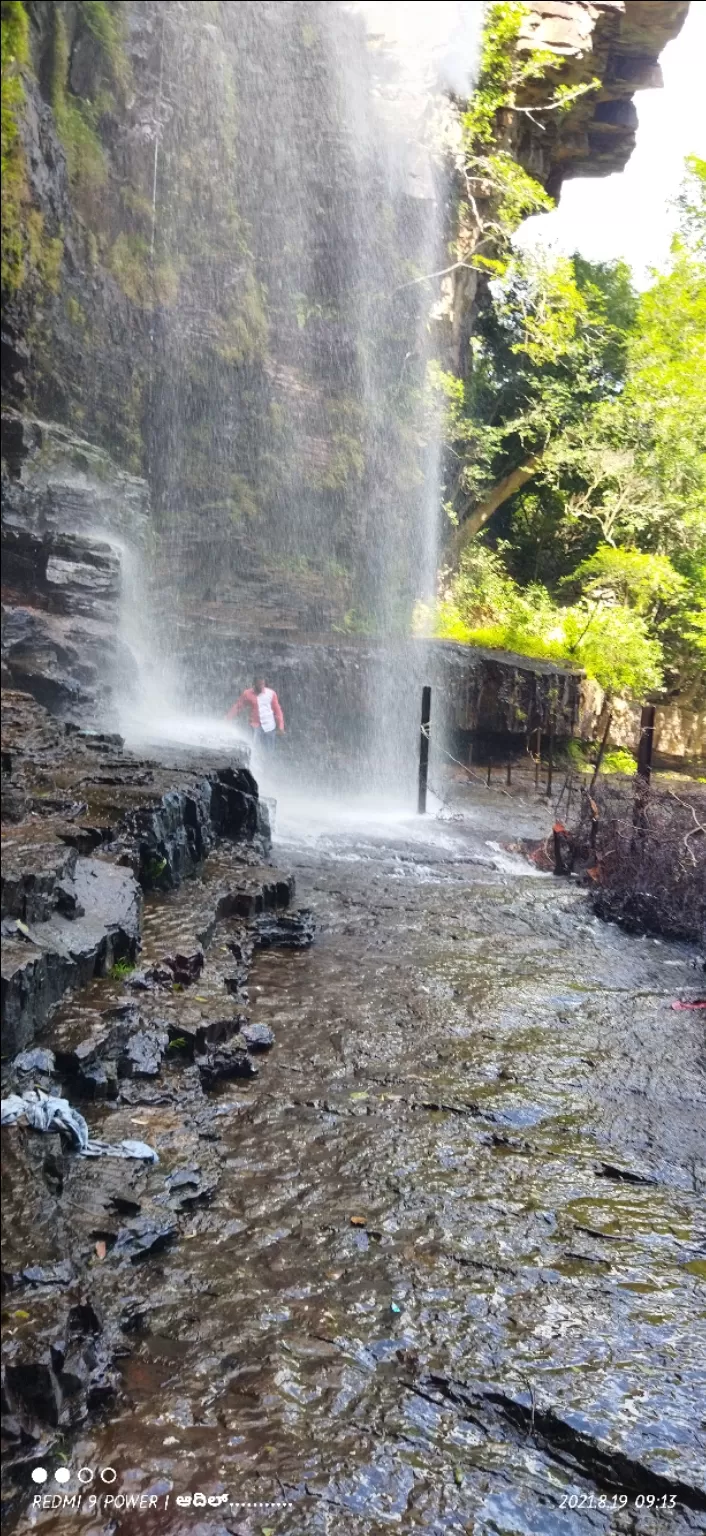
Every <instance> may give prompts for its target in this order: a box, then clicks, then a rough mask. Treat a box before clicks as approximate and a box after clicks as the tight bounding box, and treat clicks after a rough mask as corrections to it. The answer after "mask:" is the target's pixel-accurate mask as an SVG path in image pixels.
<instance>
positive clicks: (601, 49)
mask: <svg viewBox="0 0 706 1536" xmlns="http://www.w3.org/2000/svg"><path fill="white" fill-rule="evenodd" d="M688 9H689V0H572V3H567V0H529V3H528V4H527V6H526V15H525V16H524V17H523V19H522V22H521V25H520V32H519V37H518V41H517V51H518V55H519V56H520V57H521V58H522V57H523V56H524V57H528V56H529V55H530V54H531V53H532V52H533V51H535V50H538V51H541V52H542V53H544V54H546V55H548V56H549V57H550V58H551V59H552V60H553V67H552V69H551V71H549V72H547V73H546V74H544V75H543V76H542V77H541V78H539V79H534V78H533V79H528V80H526V81H524V82H523V83H522V84H520V86H519V87H518V90H517V103H516V106H515V107H514V108H513V109H512V110H507V111H501V112H500V113H498V119H497V123H496V130H497V147H498V148H499V149H501V150H504V151H505V152H507V153H508V154H510V155H511V156H512V158H513V159H514V160H516V161H517V163H518V165H520V166H521V167H522V168H523V170H525V171H527V172H528V173H529V175H530V176H532V177H533V178H534V179H535V181H537V182H539V184H540V186H542V187H544V188H545V190H546V191H547V192H548V193H549V195H550V196H551V197H554V198H558V197H559V196H560V194H561V188H562V185H563V183H564V181H566V180H568V179H570V178H572V177H577V176H609V175H611V174H612V173H613V172H615V171H621V170H622V169H623V167H624V166H625V165H626V163H627V161H628V160H629V158H630V155H631V154H632V151H633V149H634V147H635V133H636V129H637V109H636V107H635V102H634V100H633V97H634V95H635V93H636V92H638V91H643V90H653V89H659V88H660V87H661V85H662V72H661V69H660V64H659V56H660V53H661V52H662V49H663V48H664V46H665V44H666V43H668V42H669V41H670V40H671V39H672V38H674V37H676V36H677V34H678V33H679V31H680V30H681V27H682V26H683V23H684V20H685V18H686V15H687V12H688ZM557 87H561V88H562V90H565V91H566V92H567V93H568V92H571V91H575V92H576V93H577V94H576V95H575V97H574V98H573V99H571V100H569V101H567V104H566V105H565V106H564V107H563V108H562V110H561V111H558V110H554V109H553V108H551V107H550V106H549V105H548V103H550V102H551V99H552V96H553V95H554V92H555V90H556V88H557ZM587 87H588V89H586V88H587ZM475 191H476V194H477V195H476V196H475V198H474V203H473V205H471V204H470V203H469V201H468V199H467V198H466V197H465V195H464V187H463V184H461V185H460V186H459V197H458V202H457V205H456V226H455V232H456V238H458V233H459V229H461V230H462V232H463V235H462V238H463V246H464V255H465V256H466V258H468V257H470V256H472V253H473V251H474V249H475V247H476V245H477V244H478V242H479V241H480V240H481V238H482V237H483V236H484V234H485V233H486V231H485V221H486V219H487V218H490V217H491V207H492V194H490V195H489V194H488V193H487V192H486V193H484V190H483V187H482V185H481V186H480V187H476V188H475ZM486 282H487V278H486V277H484V276H483V275H482V274H481V273H479V272H478V271H474V270H471V269H469V268H468V267H459V268H458V269H457V270H455V271H454V272H452V273H450V274H449V276H448V278H447V279H446V280H445V303H444V306H443V310H444V314H445V320H446V326H445V330H444V334H443V342H442V345H443V346H444V351H445V356H446V360H447V363H448V365H449V366H450V367H451V368H452V369H453V371H454V372H456V373H459V374H463V373H464V372H465V370H466V365H467V359H468V355H469V354H468V342H469V339H470V336H471V333H472V329H473V320H474V315H475V313H476V307H477V304H478V301H479V297H480V295H481V294H482V291H483V288H484V286H485V284H486Z"/></svg>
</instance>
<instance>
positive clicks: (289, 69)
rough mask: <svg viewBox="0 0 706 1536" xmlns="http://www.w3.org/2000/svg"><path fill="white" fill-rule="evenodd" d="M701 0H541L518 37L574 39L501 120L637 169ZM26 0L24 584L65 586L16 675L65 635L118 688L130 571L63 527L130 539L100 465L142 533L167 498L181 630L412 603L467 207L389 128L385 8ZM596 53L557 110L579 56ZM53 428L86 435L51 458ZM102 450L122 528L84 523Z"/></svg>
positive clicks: (20, 94) (17, 427)
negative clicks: (674, 52)
mask: <svg viewBox="0 0 706 1536" xmlns="http://www.w3.org/2000/svg"><path fill="white" fill-rule="evenodd" d="M687 8H688V7H687V4H686V0H664V3H658V0H649V3H648V4H641V3H630V0H603V3H600V0H598V3H595V4H594V3H588V0H586V3H576V4H564V3H560V0H532V3H531V4H530V5H529V6H528V8H527V14H526V16H525V19H524V22H523V25H522V28H521V31H520V35H519V38H518V39H517V43H516V46H517V49H518V53H519V54H521V53H522V50H523V49H536V48H537V47H541V49H542V50H544V51H545V52H547V53H549V54H550V55H552V56H553V57H554V58H555V59H556V60H557V61H558V63H559V69H558V71H552V72H551V78H550V77H549V76H547V78H546V80H540V81H539V82H536V81H535V82H534V83H533V84H527V85H526V86H525V87H523V88H522V91H521V92H520V94H519V96H518V99H517V106H518V108H519V110H515V111H513V112H511V113H507V114H505V115H503V114H502V113H500V114H499V116H498V121H497V124H496V133H497V135H498V143H499V147H501V148H503V149H505V150H506V151H507V152H508V153H509V154H510V155H511V156H513V157H514V158H515V160H516V161H517V162H518V164H520V165H521V166H523V167H524V168H525V169H526V170H528V171H529V172H530V174H531V175H532V176H533V177H535V178H536V179H537V180H538V181H539V182H541V184H542V185H543V186H545V187H546V188H547V189H548V190H549V191H550V192H551V193H552V194H556V193H557V192H558V190H559V188H560V185H561V182H562V180H563V179H564V178H565V177H567V176H571V175H593V174H605V173H606V172H608V171H611V170H615V169H618V168H619V167H620V166H621V165H622V164H624V162H625V160H626V159H627V157H628V155H629V153H630V150H631V148H632V145H633V142H634V128H635V109H634V105H633V101H632V96H633V93H634V91H635V90H637V89H640V88H643V87H645V86H651V85H655V84H658V83H659V66H658V62H657V59H658V54H659V51H660V49H661V48H662V46H663V45H664V43H665V42H666V40H667V39H668V38H669V37H672V36H674V35H675V33H676V32H677V31H678V29H679V27H680V25H681V23H682V21H683V18H684V15H685V13H686V10H687ZM6 10H7V12H8V14H9V13H11V14H12V17H13V18H14V21H15V22H16V23H17V26H18V28H19V33H18V37H19V41H18V42H16V43H15V45H14V46H15V48H16V57H17V62H16V65H12V64H11V66H10V78H11V80H12V82H13V90H15V97H16V98H17V99H16V100H15V104H14V106H13V108H12V110H13V114H14V120H15V122H16V128H17V137H16V142H15V144H14V145H11V146H10V150H9V161H8V163H9V165H10V169H11V171H12V179H11V181H10V182H8V185H9V186H10V188H11V195H9V194H8V197H7V199H6V201H5V202H4V205H3V220H4V221H5V219H6V216H7V219H8V220H9V221H10V240H9V242H8V247H7V249H8V252H9V259H8V263H7V264H6V265H4V267H3V283H4V319H3V348H2V381H3V401H4V405H5V407H6V408H7V409H8V410H9V412H10V416H11V418H12V430H11V431H10V432H9V434H8V437H7V441H8V444H9V447H8V460H7V463H6V465H5V469H6V471H7V477H8V487H9V499H8V507H9V516H8V521H7V524H6V535H5V544H6V548H7V551H8V552H9V555H10V557H11V559H10V565H9V567H8V568H9V570H10V576H9V577H7V578H6V580H7V588H6V591H5V598H6V600H7V602H8V605H9V608H10V609H11V610H12V611H14V610H15V609H16V608H18V607H20V608H23V609H25V610H26V609H28V608H30V609H33V610H35V611H37V612H40V613H41V614H43V615H44V618H42V619H41V622H40V621H39V620H33V621H32V623H33V625H34V627H33V628H32V626H29V628H28V625H29V621H28V620H22V621H21V622H20V621H19V620H17V619H16V618H13V617H12V614H10V616H9V619H8V623H9V629H8V631H7V633H8V636H9V639H8V647H9V649H8V650H7V659H8V663H9V665H10V672H11V676H12V678H13V679H14V680H15V682H18V681H19V685H20V686H22V678H23V677H24V678H30V676H34V673H35V672H36V670H37V667H38V666H39V665H40V659H41V655H44V654H45V653H46V654H49V655H50V656H51V657H52V658H53V659H52V662H51V665H52V668H53V671H54V685H53V686H54V694H55V695H56V697H57V698H59V696H60V697H61V699H64V700H65V699H66V698H68V697H69V695H71V692H72V689H78V694H77V695H76V696H77V697H79V696H80V698H81V699H83V698H89V697H90V700H92V701H95V700H97V699H98V698H99V694H100V689H99V688H98V685H97V683H95V680H94V678H93V674H92V673H91V667H92V666H94V665H95V658H94V657H92V656H91V655H90V654H89V651H90V637H89V636H88V629H87V628H86V625H87V624H88V621H89V619H91V620H92V621H95V622H96V623H98V624H99V625H103V626H105V625H107V626H108V628H110V626H111V625H112V627H113V630H114V629H115V623H114V607H113V608H111V606H110V605H111V604H113V605H114V603H115V600H116V598H115V579H114V576H110V573H109V572H108V569H107V567H106V568H105V569H103V567H101V566H100V562H101V560H102V559H103V558H104V557H103V555H100V558H99V552H98V553H97V552H96V551H95V550H94V551H92V550H91V548H90V547H89V544H87V543H85V542H84V546H83V548H82V549H78V548H77V547H72V548H73V552H72V553H71V552H69V553H67V551H68V544H67V542H66V541H67V540H70V539H71V538H75V537H76V536H77V534H79V535H80V537H81V538H82V539H83V540H84V541H85V540H86V539H87V538H88V539H89V543H90V538H95V536H96V534H98V535H100V536H101V537H103V539H105V538H106V537H108V538H110V537H112V538H113V544H112V545H111V546H110V550H109V552H108V555H106V556H105V558H106V559H108V560H109V563H110V560H111V559H114V558H115V551H116V549H118V547H119V544H120V541H121V540H123V541H124V539H125V537H126V528H125V517H124V516H122V515H121V514H120V513H119V512H118V510H117V501H116V498H115V497H113V498H112V501H111V498H110V497H106V495H105V494H104V493H103V492H104V490H105V487H106V485H110V486H113V487H114V488H115V487H118V486H120V485H122V484H123V480H121V476H122V477H123V478H124V477H125V476H127V477H133V478H132V479H131V480H129V481H128V480H127V479H126V480H125V481H124V483H125V485H127V484H128V483H129V484H130V485H131V486H132V487H133V489H132V490H131V491H130V494H129V495H128V496H127V499H126V501H125V507H127V508H128V519H127V520H128V523H129V521H130V517H131V516H132V511H130V509H131V508H133V509H134V508H136V507H137V505H138V503H139V509H140V510H139V512H137V511H136V512H135V517H134V529H133V534H134V538H133V542H134V543H135V544H136V545H139V544H140V542H141V541H142V540H143V533H144V521H145V518H146V519H147V521H148V523H149V528H150V530H151V535H152V542H151V546H150V563H151V568H152V571H153V573H154V575H155V581H154V587H153V596H152V603H153V605H154V607H155V609H157V610H158V611H159V613H161V621H162V627H163V629H164V630H168V631H169V633H170V634H171V633H172V632H173V631H174V629H175V627H176V622H177V619H178V618H179V616H180V615H181V617H182V619H183V620H184V621H186V622H191V618H192V617H193V615H194V613H196V614H197V615H199V614H200V615H207V616H208V618H209V620H210V621H211V622H212V623H213V624H216V625H217V624H218V623H219V622H220V620H221V619H224V620H227V623H228V625H230V626H232V625H235V627H236V628H237V630H238V631H239V632H240V633H241V634H248V633H249V634H254V635H260V634H263V633H267V632H270V633H272V632H279V633H280V634H281V633H285V634H291V635H294V634H296V633H302V632H305V631H308V632H311V631H318V632H321V631H330V630H331V629H332V628H336V629H341V628H343V629H353V630H355V629H359V630H363V631H365V629H366V626H367V625H368V620H369V615H370V613H371V612H374V613H375V615H376V618H377V621H378V627H379V628H381V629H383V630H384V629H385V628H388V629H394V627H395V625H398V627H403V624H404V619H405V617H406V616H408V612H409V606H410V599H411V597H413V596H414V595H416V593H417V592H418V591H419V583H420V582H421V581H422V577H423V579H424V580H427V581H428V579H429V570H428V566H429V548H428V547H427V545H425V543H424V539H425V537H426V534H425V529H426V530H428V529H429V528H430V527H431V526H432V522H433V516H432V517H431V520H430V512H429V508H430V506H431V505H432V503H433V502H434V501H435V496H436V481H435V464H434V454H433V436H434V434H433V423H430V422H429V420H428V418H427V416H426V414H425V409H426V408H425V402H424V395H423V381H424V372H425V365H426V360H427V357H428V355H429V335H428V324H427V322H428V304H429V290H428V287H427V285H425V284H424V283H420V282H419V280H418V276H417V274H419V273H420V272H421V273H425V272H430V271H434V270H435V269H438V268H440V267H442V266H443V265H444V259H445V258H444V241H445V239H446V238H447V237H448V236H449V235H450V234H453V230H449V229H447V230H441V229H439V227H438V209H437V210H436V211H435V209H434V207H433V200H432V199H431V198H430V196H429V191H430V189H429V187H428V186H427V187H426V189H423V190H422V189H421V188H420V187H417V188H416V189H415V188H413V187H412V186H411V185H410V182H409V179H408V178H407V179H405V177H404V176H402V175H401V174H400V173H399V168H398V167H396V166H395V165H394V163H393V162H394V156H391V155H390V154H388V152H387V150H385V153H382V151H381V146H380V143H378V142H377V135H378V121H377V117H376V114H375V92H376V91H379V89H380V80H381V78H382V77H381V75H380V69H381V68H382V69H383V71H384V69H388V70H389V68H390V64H389V60H384V59H383V62H382V65H381V64H380V61H379V60H378V62H377V64H376V63H374V62H372V63H371V52H370V49H369V48H368V47H367V45H366V40H365V36H364V32H363V26H362V22H361V20H360V18H359V17H355V16H353V15H351V14H350V13H349V12H347V11H345V10H344V9H343V8H340V7H334V6H331V5H328V4H319V3H316V0H311V3H309V0H307V3H304V4H300V5H297V6H291V5H277V4H274V5H269V4H268V5H263V4H260V3H248V0H244V3H241V4H239V5H238V6H237V7H235V6H232V5H229V4H220V3H209V4H208V5H206V4H202V3H200V4H193V5H190V4H187V5H183V4H176V3H173V0H115V3H92V4H91V5H90V6H89V5H87V4H83V3H76V0H55V3H46V0H30V3H28V4H27V5H25V6H23V5H20V4H14V5H11V6H9V7H6V8H5V9H4V11H3V18H5V13H6ZM3 26H5V19H3ZM23 27H24V29H25V32H26V38H25V42H24V44H23V41H22V36H21V35H19V34H21V33H22V28H23ZM23 47H24V49H25V53H24V55H23V54H22V48H23ZM23 57H24V63H23V62H22V59H23ZM375 69H377V70H378V74H377V75H376V74H375ZM595 80H598V82H599V84H598V88H592V89H591V90H590V91H588V92H587V93H586V94H584V95H581V96H578V97H577V98H576V99H575V100H573V101H572V102H571V104H570V106H569V107H568V109H567V110H564V111H562V112H561V113H560V112H557V111H553V110H549V109H548V103H549V101H550V99H551V96H552V93H553V92H554V90H555V89H556V86H557V84H561V85H564V86H567V87H568V88H570V89H571V88H574V87H578V86H581V85H584V84H586V83H589V82H591V83H592V82H594V81H595ZM523 93H524V94H523ZM420 192H421V195H420ZM447 206H448V208H449V211H450V219H451V223H452V224H453V221H454V220H456V221H458V220H459V219H462V220H463V223H464V239H465V241H466V249H467V251H468V252H469V253H470V254H472V253H473V250H474V248H475V244H476V243H477V242H478V240H479V238H480V233H481V229H480V225H479V224H478V223H477V221H475V212H474V208H473V207H471V204H470V203H469V202H468V200H466V201H464V199H463V196H462V195H461V194H460V193H459V195H458V196H456V197H455V198H454V199H452V200H451V202H450V203H449V204H448V205H447ZM477 206H478V211H479V214H480V215H481V216H482V215H483V212H484V205H483V200H482V197H481V198H480V199H479V200H478V205H477ZM474 221H475V222H474ZM479 281H481V282H482V281H483V279H479V276H478V274H477V273H476V272H473V271H469V270H467V269H459V270H457V271H456V272H454V273H453V274H452V275H450V276H449V278H448V279H447V280H446V289H445V294H444V306H445V320H444V321H443V322H442V325H441V337H440V340H441V343H442V347H443V351H444V353H445V355H446V359H447V361H448V363H449V365H450V366H451V367H452V368H453V369H454V370H455V371H456V372H458V373H462V372H463V367H464V357H465V349H466V345H467V341H468V337H469V334H470V331H471V329H472V325H473V315H474V308H475V304H476V302H477V297H478V284H479ZM436 334H437V336H438V335H439V332H438V330H437V333H436ZM37 422H39V425H36V423H37ZM47 424H48V425H47ZM52 424H54V425H52ZM57 425H58V426H59V427H60V428H61V429H62V431H63V433H64V436H63V437H62V435H61V432H59V434H58V435H57V432H56V427H57ZM38 443H39V444H40V445H42V444H43V445H44V446H45V447H46V445H47V444H51V445H53V447H52V452H54V451H56V453H58V454H59V458H61V457H62V455H63V459H62V467H61V470H60V472H59V470H58V469H57V463H58V460H57V459H56V457H55V459H54V467H53V469H52V471H51V475H52V476H53V479H52V481H51V485H50V486H49V485H48V481H47V477H46V474H45V462H44V458H43V453H44V449H43V448H41V447H40V449H38V448H37V444H38ZM92 455H93V458H92V457H91V456H92ZM79 461H81V463H82V465H83V468H81V469H80V470H77V468H76V465H77V463H78V462H79ZM87 463H90V465H91V466H92V467H91V470H90V474H91V475H93V482H92V484H93V486H94V491H92V490H91V482H90V475H88V471H87V470H86V464H87ZM77 474H78V477H79V479H80V478H81V476H83V481H82V484H83V494H84V496H85V497H86V498H87V500H88V502H89V503H90V501H91V498H93V501H94V503H95V504H96V506H97V508H98V512H99V514H100V515H99V516H97V523H99V524H100V527H99V528H98V527H97V526H94V527H93V528H90V527H89V526H88V523H90V522H91V519H90V518H89V519H88V523H87V521H86V519H85V518H83V519H82V520H81V521H80V527H79V526H78V525H77V524H76V516H77V513H76V497H75V495H74V490H75V483H74V482H75V479H76V475H77ZM87 475H88V479H87ZM140 477H141V479H140ZM50 478H51V477H50ZM138 479H140V488H139V492H138V491H135V490H134V487H135V485H137V482H138ZM101 486H102V487H103V491H101ZM109 503H110V505H111V506H113V514H111V516H110V517H108V516H107V508H108V504H109ZM145 509H147V510H145ZM93 521H94V523H96V519H93ZM40 525H41V526H40ZM128 534H129V529H128ZM62 540H63V543H62V542H61V541H62ZM23 541H24V542H23ZM33 541H34V542H33ZM37 541H39V543H38V542H37ZM57 541H59V542H58V543H57ZM99 542H100V538H99ZM40 545H41V549H40ZM50 545H51V548H50ZM60 545H61V548H60V547H59V546H60ZM35 546H36V548H35ZM31 550H34V551H35V554H36V556H37V560H38V562H39V565H38V569H39V570H40V572H41V579H39V578H37V579H36V580H35V576H34V574H33V572H34V564H33V561H34V556H31ZM111 551H112V553H111ZM30 556H31V557H30ZM69 559H71V560H73V563H74V564H75V565H77V566H81V567H82V568H83V570H82V572H80V573H78V574H77V573H76V572H74V573H73V575H71V579H69V577H68V576H66V577H65V580H64V578H63V577H62V580H64V585H63V587H62V589H61V593H60V594H59V595H57V592H56V591H54V588H53V587H52V581H51V580H50V581H47V571H49V572H50V575H51V573H55V571H56V569H58V567H56V563H54V564H52V563H51V562H52V561H54V562H56V560H69ZM99 567H100V568H101V570H102V573H103V574H102V576H101V581H102V582H103V587H102V589H101V592H100V593H99V592H98V590H97V589H96V594H95V596H96V602H97V603H98V607H97V608H96V609H95V610H94V611H93V613H92V614H91V613H89V612H88V610H87V606H86V605H87V602H88V599H87V597H86V588H87V585H90V583H89V581H88V575H87V571H88V570H95V571H98V570H99ZM424 573H425V574H424ZM76 582H79V585H80V582H83V583H84V585H83V588H82V589H81V591H82V593H83V595H81V592H78V590H77V591H74V590H73V586H75V585H76ZM72 583H73V586H72ZM111 583H112V585H111ZM415 584H416V585H415ZM55 586H56V583H54V587H55ZM72 604H73V608H72V607H71V605H72ZM106 604H107V605H108V606H107V607H106V606H105V605H106ZM77 605H78V606H77ZM101 605H102V606H101ZM89 606H90V605H89ZM81 609H82V611H81V612H79V610H81ZM159 613H158V616H159ZM60 617H61V624H63V625H64V628H66V624H65V621H68V620H69V618H71V619H72V621H73V620H77V619H78V618H79V617H80V618H81V619H82V623H83V632H82V636H81V637H79V638H78V639H77V635H78V631H77V624H76V623H75V622H72V625H71V634H70V635H69V634H64V632H63V630H62V632H61V633H59V629H60V628H61V626H60V625H59V618H60ZM37 624H39V626H40V627H39V630H38V629H37ZM18 626H19V627H18ZM42 626H43V627H42ZM30 628H32V632H31V634H30ZM49 628H51V630H52V634H51V635H49ZM40 631H41V633H40ZM79 642H80V643H79ZM102 645H103V641H102V640H101V646H102ZM76 646H78V650H77V652H76V654H74V652H75V650H76ZM47 647H48V650H47ZM72 647H73V649H72ZM109 649H110V648H109ZM106 654H107V652H106ZM114 664H116V654H115V648H113V650H112V651H111V658H110V665H111V667H113V666H114ZM101 666H102V663H101ZM18 667H20V669H24V670H23V671H22V673H21V676H20V671H18V670H17V668H18ZM50 693H51V689H49V691H46V690H45V696H46V697H47V698H49V695H50Z"/></svg>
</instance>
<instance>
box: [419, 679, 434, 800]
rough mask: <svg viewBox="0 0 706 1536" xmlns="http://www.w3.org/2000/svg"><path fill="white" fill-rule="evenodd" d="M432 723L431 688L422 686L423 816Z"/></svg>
mask: <svg viewBox="0 0 706 1536" xmlns="http://www.w3.org/2000/svg"><path fill="white" fill-rule="evenodd" d="M430 724H431V688H422V723H421V728H420V733H419V796H418V799H417V814H418V815H419V816H423V815H424V813H425V811H426V808H427V780H428V778H429V726H430Z"/></svg>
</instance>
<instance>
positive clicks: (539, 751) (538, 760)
mask: <svg viewBox="0 0 706 1536" xmlns="http://www.w3.org/2000/svg"><path fill="white" fill-rule="evenodd" d="M541 760H542V727H541V725H538V726H537V744H536V747H535V757H534V787H535V789H539V769H540V764H541Z"/></svg>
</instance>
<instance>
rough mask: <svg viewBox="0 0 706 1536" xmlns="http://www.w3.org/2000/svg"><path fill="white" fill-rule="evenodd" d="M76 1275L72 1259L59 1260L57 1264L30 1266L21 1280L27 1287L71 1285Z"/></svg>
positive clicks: (20, 1277)
mask: <svg viewBox="0 0 706 1536" xmlns="http://www.w3.org/2000/svg"><path fill="white" fill-rule="evenodd" d="M75 1273H76V1271H75V1269H74V1266H73V1264H72V1263H71V1260H70V1259H59V1260H57V1262H56V1264H28V1265H27V1267H26V1268H25V1269H23V1270H22V1273H21V1274H20V1276H19V1279H20V1281H23V1282H24V1283H25V1284H26V1285H70V1284H71V1281H72V1280H73V1279H74V1277H75Z"/></svg>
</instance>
